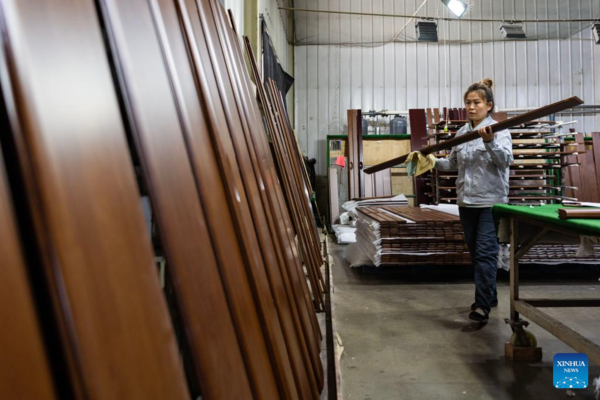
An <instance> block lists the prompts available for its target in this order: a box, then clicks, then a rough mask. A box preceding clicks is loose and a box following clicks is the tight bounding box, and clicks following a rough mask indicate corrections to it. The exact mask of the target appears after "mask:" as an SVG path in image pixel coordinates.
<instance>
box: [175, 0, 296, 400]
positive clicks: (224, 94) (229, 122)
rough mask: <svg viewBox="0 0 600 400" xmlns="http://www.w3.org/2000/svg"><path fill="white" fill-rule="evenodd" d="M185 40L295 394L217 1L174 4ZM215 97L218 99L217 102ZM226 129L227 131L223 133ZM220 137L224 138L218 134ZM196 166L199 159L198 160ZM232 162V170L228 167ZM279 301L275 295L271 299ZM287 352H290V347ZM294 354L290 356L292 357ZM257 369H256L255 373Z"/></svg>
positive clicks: (283, 371)
mask: <svg viewBox="0 0 600 400" xmlns="http://www.w3.org/2000/svg"><path fill="white" fill-rule="evenodd" d="M178 4H179V5H180V8H181V12H182V14H184V12H185V16H184V17H183V23H184V27H185V30H186V35H187V39H188V41H190V43H192V41H195V43H194V44H193V45H192V44H191V45H190V49H191V51H192V52H195V51H198V54H197V55H194V67H195V69H196V74H197V78H198V79H199V80H200V89H201V93H202V96H203V100H204V102H205V104H206V106H207V109H208V110H207V112H208V116H209V118H208V120H209V121H210V125H209V126H210V130H211V132H212V133H211V134H212V135H214V136H213V142H214V143H218V144H217V146H218V147H219V158H220V159H221V163H222V165H223V167H222V168H221V170H222V173H226V174H228V175H227V176H228V178H227V180H228V181H229V179H231V182H232V183H233V182H235V183H236V185H239V186H237V188H236V190H237V191H234V190H231V191H229V193H228V196H229V203H230V204H232V203H237V204H236V205H235V210H234V211H235V219H236V223H237V229H238V230H239V236H238V238H239V240H240V241H241V242H242V243H243V249H244V252H245V254H246V256H249V257H248V259H247V261H246V268H247V270H246V272H247V274H248V277H249V278H250V282H251V284H252V290H253V293H254V297H255V301H256V304H257V307H258V311H259V316H260V319H261V322H262V328H263V332H264V335H265V338H266V341H267V345H268V348H269V352H270V354H271V359H272V362H273V364H274V371H275V374H276V377H277V381H278V386H279V388H280V395H281V396H282V397H290V398H298V397H299V393H303V392H300V391H303V390H304V389H305V388H306V386H305V385H303V384H302V385H300V384H297V383H296V378H297V376H295V375H294V374H295V372H294V371H295V370H294V369H293V367H292V361H293V360H296V358H293V355H290V354H288V349H287V348H286V345H287V344H288V343H290V342H289V341H288V339H289V337H288V336H287V334H286V333H285V332H284V331H283V330H282V329H283V327H282V325H281V324H282V323H283V321H281V320H280V316H281V314H279V313H278V309H277V307H278V305H281V303H278V305H276V304H275V302H274V298H273V296H274V294H273V292H272V288H271V284H272V283H273V281H272V279H275V278H277V275H276V274H277V269H278V268H279V259H278V257H279V255H278V250H277V248H276V245H275V244H274V242H273V240H274V237H273V235H272V234H271V226H270V223H269V211H268V207H269V204H268V203H265V202H264V193H263V192H264V191H265V190H267V189H266V187H265V185H262V184H261V183H264V181H262V180H261V176H260V170H259V164H260V163H261V162H260V161H258V159H257V158H256V153H255V152H254V151H253V148H252V146H253V145H252V138H251V137H250V136H249V135H250V131H249V126H248V120H247V119H246V117H245V116H244V113H245V112H246V111H245V110H247V107H248V105H247V104H245V103H244V99H243V98H241V97H240V93H239V88H238V86H237V83H236V79H238V78H237V77H236V76H235V75H234V74H235V70H234V68H236V66H235V65H233V64H232V62H231V59H230V58H229V55H228V53H227V51H226V50H225V49H226V48H227V46H228V45H231V43H229V44H228V43H226V42H225V34H224V32H223V31H222V30H221V28H220V27H219V25H218V24H217V22H218V20H217V17H218V15H217V12H218V10H216V9H214V8H213V6H215V3H208V2H205V1H202V2H194V1H185V2H179V3H178ZM215 99H216V100H217V101H215ZM224 133H225V134H224ZM221 136H223V137H221ZM196 162H197V163H198V164H200V162H201V160H197V161H196ZM232 162H233V163H235V167H234V168H235V169H232V168H231V167H230V166H229V165H231V163H232ZM278 300H280V299H279V298H278V299H276V300H275V301H278ZM289 351H290V352H291V351H293V349H292V348H291V347H290V348H289ZM291 358H293V360H291ZM256 373H258V371H256Z"/></svg>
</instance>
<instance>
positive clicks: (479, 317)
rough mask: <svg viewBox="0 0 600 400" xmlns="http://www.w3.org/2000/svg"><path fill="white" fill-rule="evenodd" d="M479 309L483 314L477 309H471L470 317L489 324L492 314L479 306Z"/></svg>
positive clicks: (472, 319)
mask: <svg viewBox="0 0 600 400" xmlns="http://www.w3.org/2000/svg"><path fill="white" fill-rule="evenodd" d="M479 310H481V311H483V314H480V313H478V312H477V311H471V312H470V313H469V319H470V320H471V321H477V322H479V323H480V324H487V323H488V320H489V315H490V314H489V313H488V312H486V311H485V310H482V309H481V308H479Z"/></svg>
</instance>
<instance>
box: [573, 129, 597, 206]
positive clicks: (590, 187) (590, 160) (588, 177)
mask: <svg viewBox="0 0 600 400" xmlns="http://www.w3.org/2000/svg"><path fill="white" fill-rule="evenodd" d="M575 141H576V142H577V143H578V146H577V150H578V151H579V152H580V153H582V152H584V151H585V140H584V137H583V134H581V133H580V134H577V135H575ZM577 161H578V162H579V163H580V164H581V166H580V168H579V169H580V175H581V189H580V191H581V192H582V193H581V195H582V196H581V197H579V196H577V198H578V199H579V200H582V201H592V202H599V201H600V194H599V192H598V184H597V180H596V169H595V165H594V153H593V152H587V153H585V154H579V155H578V156H577Z"/></svg>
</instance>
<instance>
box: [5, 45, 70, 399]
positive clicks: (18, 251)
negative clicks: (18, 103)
mask: <svg viewBox="0 0 600 400" xmlns="http://www.w3.org/2000/svg"><path fill="white" fill-rule="evenodd" d="M1 59H2V56H1V55H0V60H1ZM2 64H4V63H3V62H2V63H1V64H0V65H2ZM0 69H3V67H2V66H0ZM0 112H1V113H2V114H4V110H0ZM2 117H4V116H2ZM2 128H3V129H8V127H7V126H2ZM3 162H4V160H3V158H2V155H1V152H0V254H2V268H0V281H1V282H2V286H3V287H2V290H0V303H1V304H2V307H0V318H1V320H2V321H6V323H5V324H4V326H3V328H2V330H0V354H2V362H0V398H2V399H43V400H46V399H48V400H50V399H57V398H58V396H57V393H56V392H55V388H54V382H53V380H52V371H51V370H50V368H51V367H50V362H49V360H48V357H47V355H46V351H45V349H44V340H43V332H42V330H41V327H40V323H39V322H38V318H37V315H36V310H35V306H34V301H33V291H32V288H31V287H30V284H29V282H28V276H27V270H26V265H25V260H24V257H23V253H22V248H21V244H20V240H19V238H18V231H17V226H16V222H15V217H14V214H13V209H12V200H11V198H10V193H9V189H8V182H7V180H6V176H5V170H4V165H3ZM63 389H64V388H63Z"/></svg>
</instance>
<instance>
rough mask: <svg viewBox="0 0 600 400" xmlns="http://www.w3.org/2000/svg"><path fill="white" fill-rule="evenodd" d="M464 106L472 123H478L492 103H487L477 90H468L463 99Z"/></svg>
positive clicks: (485, 115) (486, 113)
mask: <svg viewBox="0 0 600 400" xmlns="http://www.w3.org/2000/svg"><path fill="white" fill-rule="evenodd" d="M465 108H466V109H467V115H468V116H469V119H470V120H471V121H473V124H474V125H479V123H480V122H481V121H483V120H484V119H485V117H487V115H488V113H489V111H490V110H491V109H492V103H487V102H486V101H485V99H484V98H482V97H481V95H480V94H479V93H478V92H470V93H469V94H467V98H466V99H465Z"/></svg>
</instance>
